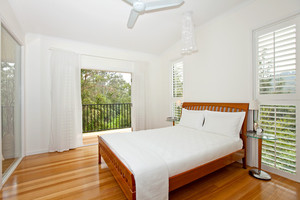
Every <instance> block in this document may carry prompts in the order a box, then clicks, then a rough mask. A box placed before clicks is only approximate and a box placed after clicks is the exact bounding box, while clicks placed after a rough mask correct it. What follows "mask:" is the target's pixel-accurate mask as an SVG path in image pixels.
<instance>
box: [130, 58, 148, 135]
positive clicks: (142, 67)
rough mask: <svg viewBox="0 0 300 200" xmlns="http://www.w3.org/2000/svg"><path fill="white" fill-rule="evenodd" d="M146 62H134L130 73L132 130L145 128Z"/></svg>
mask: <svg viewBox="0 0 300 200" xmlns="http://www.w3.org/2000/svg"><path fill="white" fill-rule="evenodd" d="M146 67H147V64H146V63H144V62H135V65H134V70H133V73H132V100H131V101H132V104H133V110H132V115H133V116H132V128H133V130H134V131H139V130H145V129H146V115H145V114H146V113H145V110H146V98H145V96H146V95H145V91H146V90H145V86H146V84H145V74H146Z"/></svg>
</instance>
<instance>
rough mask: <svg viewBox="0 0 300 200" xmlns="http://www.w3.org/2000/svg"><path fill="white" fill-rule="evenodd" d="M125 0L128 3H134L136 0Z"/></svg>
mask: <svg viewBox="0 0 300 200" xmlns="http://www.w3.org/2000/svg"><path fill="white" fill-rule="evenodd" d="M124 1H126V2H127V3H129V4H131V5H133V3H134V2H135V1H136V0H124Z"/></svg>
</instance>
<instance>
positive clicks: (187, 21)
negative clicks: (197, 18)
mask: <svg viewBox="0 0 300 200" xmlns="http://www.w3.org/2000/svg"><path fill="white" fill-rule="evenodd" d="M181 39H182V48H181V53H182V54H191V53H193V52H195V51H197V45H196V39H195V30H194V24H193V20H192V12H186V13H184V14H183V20H182V38H181Z"/></svg>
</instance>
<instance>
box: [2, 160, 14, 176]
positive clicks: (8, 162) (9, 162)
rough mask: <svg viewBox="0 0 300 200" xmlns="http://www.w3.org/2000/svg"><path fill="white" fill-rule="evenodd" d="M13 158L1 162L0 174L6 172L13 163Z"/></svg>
mask: <svg viewBox="0 0 300 200" xmlns="http://www.w3.org/2000/svg"><path fill="white" fill-rule="evenodd" d="M15 160H16V159H15V158H9V159H4V160H2V174H4V173H5V172H6V170H8V168H9V167H10V166H11V165H12V164H13V163H14V162H15Z"/></svg>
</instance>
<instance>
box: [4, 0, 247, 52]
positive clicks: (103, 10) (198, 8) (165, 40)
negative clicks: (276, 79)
mask: <svg viewBox="0 0 300 200" xmlns="http://www.w3.org/2000/svg"><path fill="white" fill-rule="evenodd" d="M147 1H149V0H147ZM245 1H246V0H185V2H184V4H183V5H182V6H180V7H179V8H175V9H167V10H162V11H157V12H151V13H146V14H144V15H141V16H139V18H138V20H137V22H136V24H135V26H134V27H133V29H128V28H127V20H128V17H129V13H130V10H131V6H130V5H129V4H127V3H126V2H124V1H123V0H9V2H10V4H11V6H12V8H13V10H14V12H15V14H16V16H17V18H18V20H19V22H20V24H21V26H22V28H23V30H24V31H25V32H31V33H39V34H44V35H50V36H55V37H62V38H67V39H72V40H77V41H83V42H89V43H93V44H99V45H104V46H110V47H116V48H122V49H128V50H134V51H140V52H145V53H151V54H160V53H161V52H163V51H164V50H166V49H167V48H168V47H170V46H171V45H172V44H174V43H175V42H176V41H178V40H179V39H180V37H181V21H182V14H183V13H184V12H186V11H193V18H194V23H195V25H196V26H199V25H201V24H203V23H205V22H207V21H208V20H210V19H212V18H214V17H216V16H218V15H220V14H222V13H224V12H227V11H228V10H230V9H232V8H234V7H235V6H237V5H239V4H241V3H243V2H245Z"/></svg>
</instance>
